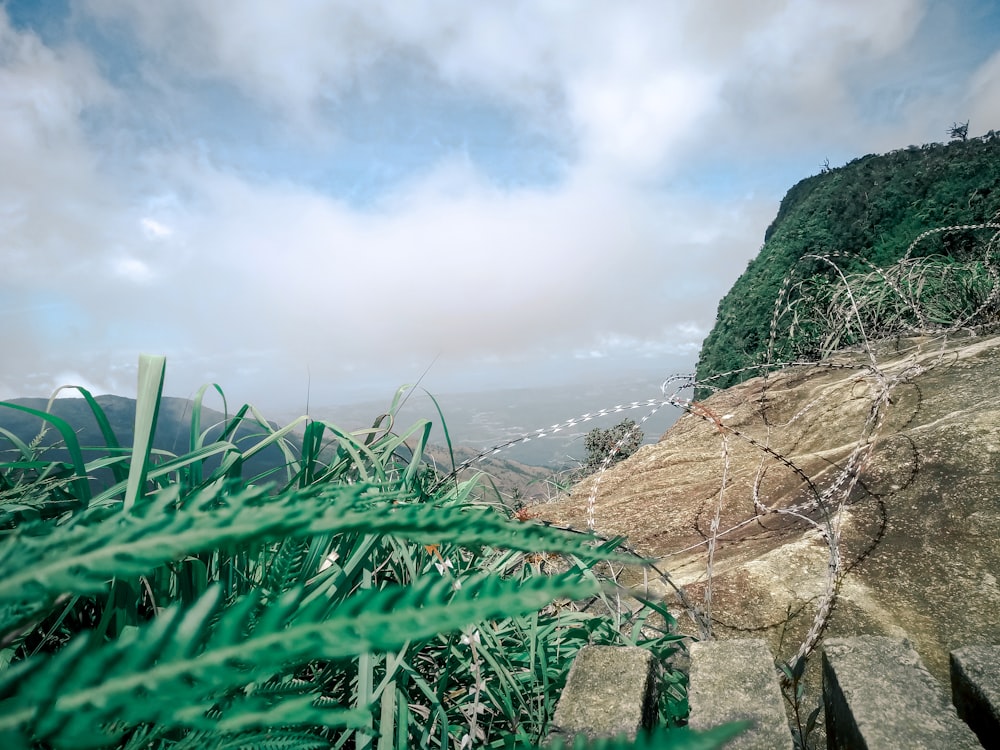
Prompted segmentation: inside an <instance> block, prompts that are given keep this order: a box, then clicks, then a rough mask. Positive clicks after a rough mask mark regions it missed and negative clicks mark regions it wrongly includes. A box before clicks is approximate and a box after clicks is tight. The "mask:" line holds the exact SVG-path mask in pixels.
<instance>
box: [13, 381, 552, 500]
mask: <svg viewBox="0 0 1000 750" xmlns="http://www.w3.org/2000/svg"><path fill="white" fill-rule="evenodd" d="M94 400H95V401H97V403H98V405H99V406H100V407H101V409H102V410H103V411H104V413H105V415H106V417H107V419H108V422H109V423H110V425H111V428H112V431H113V432H114V434H115V437H116V438H117V440H118V443H119V445H120V446H122V447H131V445H132V443H133V439H134V432H133V431H134V425H135V399H132V398H128V397H124V396H114V395H101V396H96V397H95V399H94ZM7 403H11V404H16V405H18V406H23V407H27V408H29V409H34V410H35V411H39V412H44V411H46V408H47V407H48V405H49V401H48V399H44V398H19V399H11V400H9V401H8V402H7ZM192 405H193V403H192V401H190V400H189V399H185V398H176V397H170V396H164V397H163V398H162V399H161V402H160V410H159V415H158V419H157V425H156V432H155V435H154V439H153V449H154V450H156V451H162V452H165V453H169V454H172V455H179V454H182V453H185V452H187V451H189V450H190V449H191V439H192V438H191V429H192V426H191V415H192ZM49 413H51V414H52V415H54V416H56V417H59V418H61V419H63V420H65V421H66V422H68V423H69V425H70V426H71V427H72V428H73V430H74V431H75V433H76V435H77V440H78V441H79V443H80V446H81V450H82V452H83V456H84V460H85V461H89V460H92V459H96V458H99V457H103V456H105V455H107V448H106V445H105V439H104V436H103V435H102V434H101V430H100V427H99V426H98V424H97V420H96V419H95V417H94V414H93V412H92V411H91V409H90V406H89V405H88V404H87V402H86V400H85V399H83V398H58V399H55V400H54V401H53V402H52V405H51V409H49ZM233 416H234V415H233V414H232V413H231V414H229V415H228V417H227V415H226V414H223V413H222V412H220V411H216V410H214V409H209V408H206V407H203V408H202V410H201V425H200V432H203V433H206V437H205V439H204V441H203V442H206V443H207V442H212V441H213V440H215V439H216V438H218V436H219V435H221V433H222V429H223V426H224V425H225V424H226V422H227V419H232V418H233ZM43 424H44V420H42V418H40V417H37V416H34V415H31V414H28V413H25V412H23V411H20V410H16V409H10V408H4V407H2V406H0V428H2V429H3V430H7V431H9V432H11V433H13V434H14V435H15V436H16V437H17V438H19V439H20V440H22V441H23V442H25V443H30V442H32V441H33V440H35V439H36V437H37V436H38V435H39V434H40V433H41V432H42V428H43ZM269 424H271V426H272V427H274V428H277V427H278V425H277V424H275V423H269ZM351 429H353V428H351ZM299 433H300V435H301V431H299ZM261 437H262V431H261V430H260V429H259V428H256V427H254V425H253V424H252V423H246V424H244V425H243V426H241V427H240V428H239V429H238V430H237V432H236V434H235V436H234V437H233V442H235V443H236V444H237V445H240V444H242V443H247V444H248V445H252V444H253V443H255V442H258V441H259V440H260V439H261ZM292 439H293V442H295V440H296V438H295V437H294V432H293V437H292ZM61 442H62V437H61V435H60V433H59V431H58V430H56V429H54V428H52V427H49V428H48V429H47V430H45V435H44V438H43V439H42V440H41V442H40V443H39V447H40V448H44V449H46V450H47V455H49V456H50V457H55V458H58V459H61V458H63V457H64V456H65V455H67V454H66V451H65V449H64V448H62V447H60V445H61ZM8 449H10V450H13V446H12V445H10V444H9V443H8V441H7V440H6V439H4V437H3V434H2V433H0V456H2V455H3V454H4V452H5V451H7V450H8ZM48 451H55V454H54V455H53V454H50V453H48ZM452 451H453V453H454V460H455V463H456V464H461V463H462V462H463V461H466V460H467V459H470V458H473V457H474V456H475V455H476V454H477V453H478V451H477V450H476V449H473V448H470V447H463V446H453V449H452ZM424 453H425V458H426V459H427V460H429V461H431V462H432V463H433V464H434V466H435V467H436V468H437V469H438V471H440V472H442V473H447V472H449V471H451V469H452V466H451V455H449V451H448V450H447V449H446V448H444V447H442V446H435V445H430V446H428V447H427V449H426V450H425V452H424ZM217 463H218V458H216V459H215V460H214V461H212V460H211V459H210V460H209V461H208V462H207V465H208V466H213V465H215V464H217ZM284 465H285V457H284V456H283V454H282V453H281V451H280V450H279V449H278V448H277V447H275V446H269V447H267V448H265V449H263V450H262V451H260V452H258V453H255V454H254V455H252V456H250V457H248V458H247V459H246V460H245V461H244V465H243V476H244V477H254V476H258V475H259V476H263V477H264V478H265V481H267V475H270V476H271V477H272V478H273V479H274V480H276V481H280V480H281V478H282V476H283V475H281V474H273V473H272V472H273V471H274V469H275V468H276V467H281V466H284ZM476 471H482V472H484V473H486V474H487V475H488V476H489V480H487V483H488V482H489V481H492V482H493V484H494V485H495V486H496V487H497V489H498V490H500V491H501V492H502V493H504V495H505V496H506V497H508V498H509V499H511V500H514V499H516V498H520V499H524V500H525V501H530V500H533V499H542V498H545V497H547V496H548V494H549V492H550V490H549V486H548V485H547V484H546V481H545V480H546V479H548V478H550V477H551V476H552V470H551V469H549V468H546V467H539V466H527V465H524V464H521V463H519V462H517V461H512V460H509V459H506V458H504V457H501V456H487V457H484V458H483V459H481V460H480V461H477V462H476V464H475V466H473V467H472V468H471V469H470V470H469V471H466V472H464V473H463V477H465V476H469V475H470V474H471V473H474V472H476ZM95 481H96V482H97V483H98V484H99V485H100V486H102V487H103V486H107V485H108V484H109V482H110V473H109V472H107V471H100V472H97V473H96V474H95Z"/></svg>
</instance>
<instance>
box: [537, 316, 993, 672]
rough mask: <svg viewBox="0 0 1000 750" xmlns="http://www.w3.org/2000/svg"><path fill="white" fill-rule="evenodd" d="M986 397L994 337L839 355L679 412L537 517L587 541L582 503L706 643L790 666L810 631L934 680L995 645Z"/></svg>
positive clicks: (812, 637) (906, 342) (906, 343)
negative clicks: (723, 641)
mask: <svg viewBox="0 0 1000 750" xmlns="http://www.w3.org/2000/svg"><path fill="white" fill-rule="evenodd" d="M998 395H1000V332H998V331H996V330H994V331H992V332H983V331H980V332H979V335H972V334H970V333H965V334H955V333H952V334H950V335H947V336H945V335H941V336H936V337H930V336H925V337H913V338H899V339H895V340H892V341H887V342H883V343H881V344H879V345H877V346H873V347H872V348H870V349H869V350H865V351H862V350H858V351H847V352H841V353H838V354H837V355H835V356H834V357H832V358H830V359H828V360H825V361H822V362H819V363H817V364H815V365H809V366H800V367H793V368H788V369H785V370H782V371H780V372H777V373H774V374H771V375H769V376H767V377H766V378H756V379H754V380H750V381H747V382H745V383H743V384H741V385H738V386H734V387H732V388H729V389H728V390H725V391H722V392H719V393H717V394H715V395H714V396H712V397H711V398H709V399H707V400H706V401H704V402H694V403H687V404H682V407H683V408H685V411H686V413H685V414H684V416H682V417H681V419H680V420H679V421H678V422H677V423H676V424H675V425H674V427H673V428H671V429H670V430H669V431H668V432H667V433H666V434H665V435H663V437H662V438H661V440H660V441H659V442H658V443H657V444H655V445H651V446H646V447H644V448H642V449H641V450H640V451H639V452H638V453H637V454H636V455H634V456H633V457H632V458H630V459H629V460H627V461H625V462H623V463H621V464H619V465H617V466H615V467H613V468H611V469H609V470H608V471H606V472H605V473H604V474H599V475H596V476H594V477H591V478H590V479H588V480H587V481H585V482H584V483H582V484H580V485H579V486H577V487H575V488H574V490H573V492H572V494H571V495H570V496H569V497H567V498H565V499H563V500H561V501H559V502H556V503H553V504H549V505H546V506H542V508H540V509H539V510H540V511H542V513H541V514H542V515H543V516H544V517H546V518H548V519H550V520H552V521H554V522H557V523H561V524H567V525H571V526H574V527H577V528H584V527H585V526H586V518H587V514H588V505H591V504H592V511H593V517H594V519H595V523H596V529H597V530H598V531H599V532H601V533H603V534H608V535H612V534H624V535H626V536H627V537H628V539H629V542H630V544H631V545H632V546H634V547H635V548H636V549H637V550H638V551H639V552H641V553H643V554H645V555H648V556H651V557H655V558H656V559H657V561H658V566H659V567H660V568H661V569H662V570H664V571H667V572H668V573H669V575H670V577H671V578H672V580H673V581H674V582H675V583H676V584H677V585H678V586H680V587H682V588H683V589H684V590H685V592H686V593H687V595H688V598H689V600H690V601H691V602H692V604H694V605H696V606H697V608H698V609H699V610H700V611H701V613H702V615H701V616H702V618H704V617H705V616H706V614H707V615H710V618H711V622H712V630H713V632H714V634H715V636H716V637H727V636H733V635H745V634H747V633H753V634H755V635H759V636H763V637H766V638H768V639H769V640H770V642H771V646H772V648H773V650H774V651H775V653H776V654H778V655H779V656H780V657H782V658H784V659H793V658H794V657H795V656H796V655H797V654H799V653H802V652H804V651H808V650H810V649H811V648H812V647H813V645H814V644H815V642H816V639H817V638H819V637H822V636H823V635H830V634H834V635H853V634H860V633H868V634H885V635H895V636H906V637H908V638H909V639H910V640H911V641H912V642H913V644H914V646H915V648H916V650H917V651H918V652H919V653H920V655H921V656H922V657H923V659H924V661H925V662H926V663H927V665H928V667H929V668H930V669H931V670H932V671H933V672H935V673H936V675H937V676H938V677H939V678H940V679H944V680H947V653H948V651H949V649H952V648H955V647H958V646H967V645H974V644H985V643H1000V586H998V582H997V576H1000V401H998ZM696 617H697V615H696ZM679 619H681V621H682V624H683V622H684V619H685V618H684V616H683V614H681V615H680V617H679ZM688 622H689V624H688V627H690V628H691V629H692V632H695V629H694V625H693V624H692V621H688Z"/></svg>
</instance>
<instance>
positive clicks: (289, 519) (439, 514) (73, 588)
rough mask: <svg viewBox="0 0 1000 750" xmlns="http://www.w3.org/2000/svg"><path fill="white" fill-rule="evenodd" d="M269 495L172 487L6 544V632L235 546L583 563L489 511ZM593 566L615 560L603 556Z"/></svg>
mask: <svg viewBox="0 0 1000 750" xmlns="http://www.w3.org/2000/svg"><path fill="white" fill-rule="evenodd" d="M265 492H266V491H265V490H264V489H261V488H250V489H244V490H241V491H240V492H238V493H237V494H235V495H233V496H230V497H228V498H225V500H224V502H223V501H222V499H221V498H220V497H219V496H218V494H217V493H200V494H198V495H196V496H195V497H194V498H193V499H192V500H190V501H184V502H182V501H181V500H180V498H179V496H178V492H177V485H172V486H171V487H169V488H168V489H167V490H164V491H162V492H160V493H158V494H157V495H155V496H153V497H152V498H149V499H140V500H139V502H138V504H137V505H136V506H135V508H134V509H133V510H132V511H131V512H129V511H125V510H123V509H119V510H118V511H117V512H114V511H105V512H104V513H102V514H101V522H100V523H96V524H89V523H85V522H82V523H76V524H66V525H63V526H59V527H56V528H54V529H52V530H51V533H49V534H46V535H44V536H30V535H27V534H17V533H15V534H12V535H10V536H9V537H8V538H7V539H5V540H3V541H2V542H0V632H4V631H6V630H8V629H10V628H12V627H14V626H15V625H16V624H17V623H18V622H20V621H22V619H23V611H29V612H34V611H37V609H38V607H37V606H36V607H31V606H30V605H29V603H31V602H35V603H41V604H44V603H45V602H48V601H51V600H52V599H53V598H54V597H56V596H59V595H62V594H66V593H72V594H93V593H97V592H100V591H103V590H104V589H105V588H106V586H107V583H108V581H109V580H110V579H112V578H116V577H118V578H124V577H131V576H139V575H145V574H148V573H149V572H150V571H152V570H153V569H155V568H156V567H157V566H159V565H162V564H164V563H167V562H170V561H173V560H176V559H179V558H181V557H184V556H186V555H192V554H197V553H199V552H202V551H206V550H212V549H217V548H219V547H223V546H226V545H231V544H235V543H247V542H257V541H266V540H274V539H288V538H299V537H304V536H309V535H313V534H325V533H350V532H365V533H367V534H374V535H379V534H381V535H393V534H394V535H399V536H403V537H405V538H408V539H411V540H413V541H417V542H421V543H428V544H433V543H436V542H438V541H440V540H441V539H443V538H447V539H448V540H449V541H450V542H452V543H456V544H464V545H467V546H492V547H504V548H509V549H518V550H523V551H539V550H546V551H551V552H567V553H575V554H577V555H581V554H582V553H581V548H582V547H583V545H582V544H581V539H580V537H579V536H575V535H569V534H566V533H562V532H560V531H558V530H555V529H549V528H547V527H545V526H540V525H535V524H528V523H516V522H512V521H510V520H508V519H506V518H504V517H502V516H501V515H499V514H498V513H496V512H495V511H493V510H491V509H488V508H468V507H456V506H449V507H439V506H435V505H431V504H425V503H419V504H406V503H399V504H393V503H392V501H391V498H394V497H401V496H399V495H393V494H383V495H380V496H376V497H373V496H372V495H370V494H369V492H370V488H367V487H365V486H360V485H348V486H345V485H314V486H312V487H308V488H305V489H302V490H294V491H289V492H286V493H284V494H282V495H279V496H277V497H273V498H272V497H266V494H265ZM385 498H390V500H386V499H385ZM179 503H180V504H181V507H179V508H178V507H177V506H178V504H179ZM205 506H209V507H205ZM105 513H107V515H105ZM593 557H594V558H595V559H598V558H599V559H608V558H609V557H614V554H613V553H611V552H608V551H607V550H601V549H598V550H595V552H594V554H593ZM39 606H41V605H39ZM14 613H20V614H14Z"/></svg>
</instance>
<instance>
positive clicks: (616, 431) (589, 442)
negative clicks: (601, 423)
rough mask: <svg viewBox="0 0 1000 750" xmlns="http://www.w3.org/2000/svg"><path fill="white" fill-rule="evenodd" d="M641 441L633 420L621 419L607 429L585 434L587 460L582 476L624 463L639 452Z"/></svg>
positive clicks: (640, 432)
mask: <svg viewBox="0 0 1000 750" xmlns="http://www.w3.org/2000/svg"><path fill="white" fill-rule="evenodd" d="M642 439H643V434H642V430H640V429H639V426H638V425H637V424H636V423H635V420H634V419H623V420H622V421H621V422H619V423H618V424H616V425H615V426H614V427H609V428H607V429H602V428H600V427H595V428H594V429H592V430H591V431H590V432H588V433H587V437H586V440H585V441H584V446H585V447H586V449H587V459H586V462H585V463H584V465H583V468H582V470H581V473H582V475H583V476H587V475H588V474H593V473H594V472H595V471H598V470H599V469H600V468H601V467H602V466H603V467H604V468H607V467H609V466H614V465H615V464H617V463H620V462H622V461H624V460H625V459H626V458H628V457H629V456H631V455H632V454H633V453H635V452H636V451H637V450H639V446H640V445H642Z"/></svg>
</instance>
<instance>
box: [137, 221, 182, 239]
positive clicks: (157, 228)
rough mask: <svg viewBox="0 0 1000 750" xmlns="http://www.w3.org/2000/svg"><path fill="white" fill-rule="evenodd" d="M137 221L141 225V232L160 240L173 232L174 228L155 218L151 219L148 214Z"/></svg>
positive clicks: (149, 237) (150, 237)
mask: <svg viewBox="0 0 1000 750" xmlns="http://www.w3.org/2000/svg"><path fill="white" fill-rule="evenodd" d="M139 223H140V224H141V225H142V231H143V234H145V235H146V237H147V238H148V239H151V240H162V239H165V238H167V237H169V236H170V235H172V234H173V233H174V230H173V229H171V228H170V227H168V226H167V225H166V224H163V223H162V222H159V221H157V220H156V219H151V218H149V217H148V216H146V217H143V218H142V219H141V220H140V222H139Z"/></svg>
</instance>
